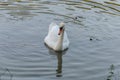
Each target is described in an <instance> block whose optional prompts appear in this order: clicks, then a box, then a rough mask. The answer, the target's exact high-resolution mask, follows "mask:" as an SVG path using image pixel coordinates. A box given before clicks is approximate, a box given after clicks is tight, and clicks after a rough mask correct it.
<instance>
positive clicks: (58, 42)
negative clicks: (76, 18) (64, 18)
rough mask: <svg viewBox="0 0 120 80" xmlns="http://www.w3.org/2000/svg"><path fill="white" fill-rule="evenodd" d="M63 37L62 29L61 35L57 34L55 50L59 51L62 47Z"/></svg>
mask: <svg viewBox="0 0 120 80" xmlns="http://www.w3.org/2000/svg"><path fill="white" fill-rule="evenodd" d="M63 38H64V30H63V32H62V33H61V35H60V36H59V38H58V41H57V43H56V47H55V50H56V51H60V50H62V49H63Z"/></svg>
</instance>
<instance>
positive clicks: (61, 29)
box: [58, 27, 63, 35]
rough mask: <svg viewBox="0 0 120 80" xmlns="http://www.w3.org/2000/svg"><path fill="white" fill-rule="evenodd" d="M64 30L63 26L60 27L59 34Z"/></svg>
mask: <svg viewBox="0 0 120 80" xmlns="http://www.w3.org/2000/svg"><path fill="white" fill-rule="evenodd" d="M62 31H63V27H61V28H60V29H59V32H58V35H60V34H61V33H62Z"/></svg>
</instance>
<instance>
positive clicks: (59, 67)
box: [46, 45, 68, 77]
mask: <svg viewBox="0 0 120 80" xmlns="http://www.w3.org/2000/svg"><path fill="white" fill-rule="evenodd" d="M46 47H47V48H48V49H49V54H50V55H56V57H57V60H58V62H57V69H56V77H62V62H63V60H62V56H63V55H64V54H66V52H67V50H68V49H66V50H64V51H54V50H53V49H51V48H49V47H48V46H47V45H46Z"/></svg>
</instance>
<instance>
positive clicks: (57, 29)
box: [44, 23, 69, 51]
mask: <svg viewBox="0 0 120 80" xmlns="http://www.w3.org/2000/svg"><path fill="white" fill-rule="evenodd" d="M44 42H45V44H47V45H48V47H50V48H52V49H53V50H55V51H63V50H65V49H67V48H68V47H69V40H68V37H67V33H66V32H65V27H64V23H60V25H59V26H58V25H57V24H56V23H51V24H50V25H49V30H48V34H47V36H46V37H45V39H44Z"/></svg>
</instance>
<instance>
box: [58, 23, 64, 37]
mask: <svg viewBox="0 0 120 80" xmlns="http://www.w3.org/2000/svg"><path fill="white" fill-rule="evenodd" d="M64 30H65V24H64V22H61V23H60V25H59V32H58V35H61V34H62V33H63V32H64Z"/></svg>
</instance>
